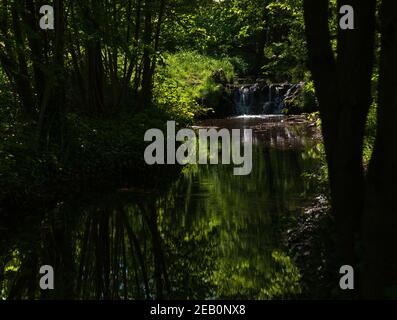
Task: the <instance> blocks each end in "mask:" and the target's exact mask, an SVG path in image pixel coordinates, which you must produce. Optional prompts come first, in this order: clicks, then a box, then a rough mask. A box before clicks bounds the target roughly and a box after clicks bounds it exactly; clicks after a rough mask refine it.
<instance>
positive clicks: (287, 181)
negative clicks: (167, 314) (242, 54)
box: [0, 116, 318, 299]
mask: <svg viewBox="0 0 397 320" xmlns="http://www.w3.org/2000/svg"><path fill="white" fill-rule="evenodd" d="M197 127H216V128H233V129H243V128H253V129H254V136H253V143H254V145H253V169H252V172H251V174H250V175H249V176H234V175H233V166H225V165H209V166H187V167H185V168H183V170H182V172H181V173H180V175H179V176H178V177H176V178H175V179H174V181H173V182H172V183H171V184H170V185H168V186H167V188H166V190H163V191H161V192H155V193H154V192H150V191H145V190H139V189H134V188H129V187H128V186H126V187H123V188H118V189H117V190H114V192H107V193H105V194H103V193H102V194H96V195H95V194H94V195H92V194H89V195H88V194H87V195H84V193H83V194H81V197H73V198H72V199H65V200H64V201H60V202H59V203H58V205H57V206H55V208H54V207H53V208H51V209H48V210H45V211H46V212H44V213H41V215H40V219H37V217H36V218H32V217H29V216H28V217H26V218H24V219H22V220H20V221H19V222H18V225H14V226H12V227H10V226H9V225H3V226H2V225H1V221H0V232H1V234H2V235H1V236H0V290H1V291H0V297H2V298H6V297H8V298H47V297H48V298H68V299H73V298H76V299H125V298H128V299H152V298H163V299H218V298H225V299H235V298H245V299H274V298H288V297H290V296H292V295H294V294H297V293H299V290H300V288H299V271H298V270H297V269H296V267H295V266H294V264H293V262H292V260H291V259H290V258H289V257H288V255H287V253H286V252H285V249H283V245H282V231H283V230H285V229H286V227H287V226H288V225H290V223H291V222H292V221H293V219H294V217H295V216H296V215H297V214H299V212H300V211H301V209H302V207H303V206H304V205H306V204H307V203H308V201H310V199H311V197H312V195H313V190H312V188H311V186H310V183H309V182H308V181H306V179H305V178H304V177H303V176H302V174H303V173H304V172H313V170H316V168H317V167H318V163H317V160H316V159H315V158H313V157H312V155H313V152H315V150H316V143H315V141H314V139H313V137H312V131H311V130H310V129H309V128H308V126H307V125H306V124H305V122H304V121H303V120H302V119H301V118H299V117H295V118H291V117H290V118H288V117H283V116H250V117H246V116H242V117H235V118H230V119H223V120H208V121H203V122H200V123H198V124H197ZM87 199H89V201H88V200H87ZM93 199H94V200H93ZM43 264H50V265H52V266H54V270H55V290H53V291H45V292H44V291H40V290H39V288H38V283H39V274H38V269H39V267H40V266H41V265H43Z"/></svg>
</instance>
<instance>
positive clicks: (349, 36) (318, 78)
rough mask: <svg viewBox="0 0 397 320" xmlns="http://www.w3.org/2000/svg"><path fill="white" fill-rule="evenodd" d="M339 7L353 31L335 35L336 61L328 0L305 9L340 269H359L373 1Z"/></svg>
mask: <svg viewBox="0 0 397 320" xmlns="http://www.w3.org/2000/svg"><path fill="white" fill-rule="evenodd" d="M343 4H350V5H352V6H353V7H354V8H355V18H356V26H355V30H354V31H352V30H339V36H338V49H337V50H338V51H337V59H335V58H334V53H333V51H332V46H331V42H330V32H329V27H328V18H329V15H328V10H329V8H328V1H327V0H305V1H304V8H305V23H306V35H307V41H308V49H309V58H310V67H311V71H312V74H313V79H314V82H315V86H316V92H317V97H318V100H319V103H320V114H321V119H322V124H323V126H322V130H323V136H324V145H325V150H326V156H327V162H328V170H329V178H330V188H331V198H332V211H333V214H334V215H335V219H336V225H337V230H338V233H339V237H338V240H339V241H338V248H337V252H338V253H339V259H338V264H339V265H340V266H342V265H351V266H353V267H354V268H355V269H356V270H357V269H358V265H357V247H356V244H357V242H356V240H357V236H360V231H361V228H360V221H361V217H362V212H363V202H364V174H363V165H362V146H363V139H364V128H365V123H366V116H367V114H368V110H369V106H370V104H371V75H372V65H373V58H374V26H375V4H376V1H375V0H370V1H365V2H363V1H359V0H350V1H344V2H343ZM339 5H340V6H341V5H342V4H341V3H339ZM335 272H337V270H336V271H335ZM336 285H337V284H336Z"/></svg>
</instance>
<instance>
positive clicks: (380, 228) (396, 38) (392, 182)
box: [364, 0, 397, 299]
mask: <svg viewBox="0 0 397 320" xmlns="http://www.w3.org/2000/svg"><path fill="white" fill-rule="evenodd" d="M381 34H382V51H381V58H380V72H379V74H380V79H379V91H378V92H379V109H378V131H377V137H376V142H375V149H374V154H373V157H372V160H371V163H370V166H369V170H368V190H367V202H366V204H367V205H366V214H365V220H364V254H365V262H366V263H365V267H364V270H365V274H366V278H365V281H364V295H365V297H366V298H386V297H388V298H394V299H395V298H396V297H397V257H396V247H395V239H396V237H397V236H396V230H397V201H396V190H397V173H396V169H395V164H396V157H397V142H396V139H395V137H394V135H393V133H394V132H395V127H396V123H397V90H396V85H397V81H396V74H397V60H396V57H397V12H396V9H395V1H394V0H383V3H382V6H381Z"/></svg>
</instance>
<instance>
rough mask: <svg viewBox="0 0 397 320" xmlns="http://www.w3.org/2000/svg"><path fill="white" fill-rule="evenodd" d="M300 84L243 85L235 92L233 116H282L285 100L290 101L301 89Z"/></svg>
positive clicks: (262, 83)
mask: <svg viewBox="0 0 397 320" xmlns="http://www.w3.org/2000/svg"><path fill="white" fill-rule="evenodd" d="M302 86H303V83H300V84H294V85H293V84H270V85H267V84H265V83H264V82H258V83H255V84H253V85H243V86H240V87H239V88H237V89H236V90H235V96H234V105H235V108H234V113H235V115H262V114H265V115H266V114H275V115H277V114H282V112H283V109H284V108H286V107H288V105H287V104H286V103H285V101H286V99H291V98H293V97H295V96H296V94H297V93H298V92H299V91H300V89H301V88H302Z"/></svg>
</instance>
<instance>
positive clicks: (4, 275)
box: [0, 250, 21, 299]
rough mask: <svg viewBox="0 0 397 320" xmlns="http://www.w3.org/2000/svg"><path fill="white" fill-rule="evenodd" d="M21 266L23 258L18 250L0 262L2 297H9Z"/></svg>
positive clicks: (0, 290)
mask: <svg viewBox="0 0 397 320" xmlns="http://www.w3.org/2000/svg"><path fill="white" fill-rule="evenodd" d="M20 267H21V259H20V254H19V252H18V250H14V251H13V252H11V253H10V254H9V255H8V256H6V257H2V259H1V264H0V299H6V298H7V296H8V294H9V291H10V289H11V287H12V283H13V281H14V279H15V277H16V275H17V273H18V271H19V269H20Z"/></svg>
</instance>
